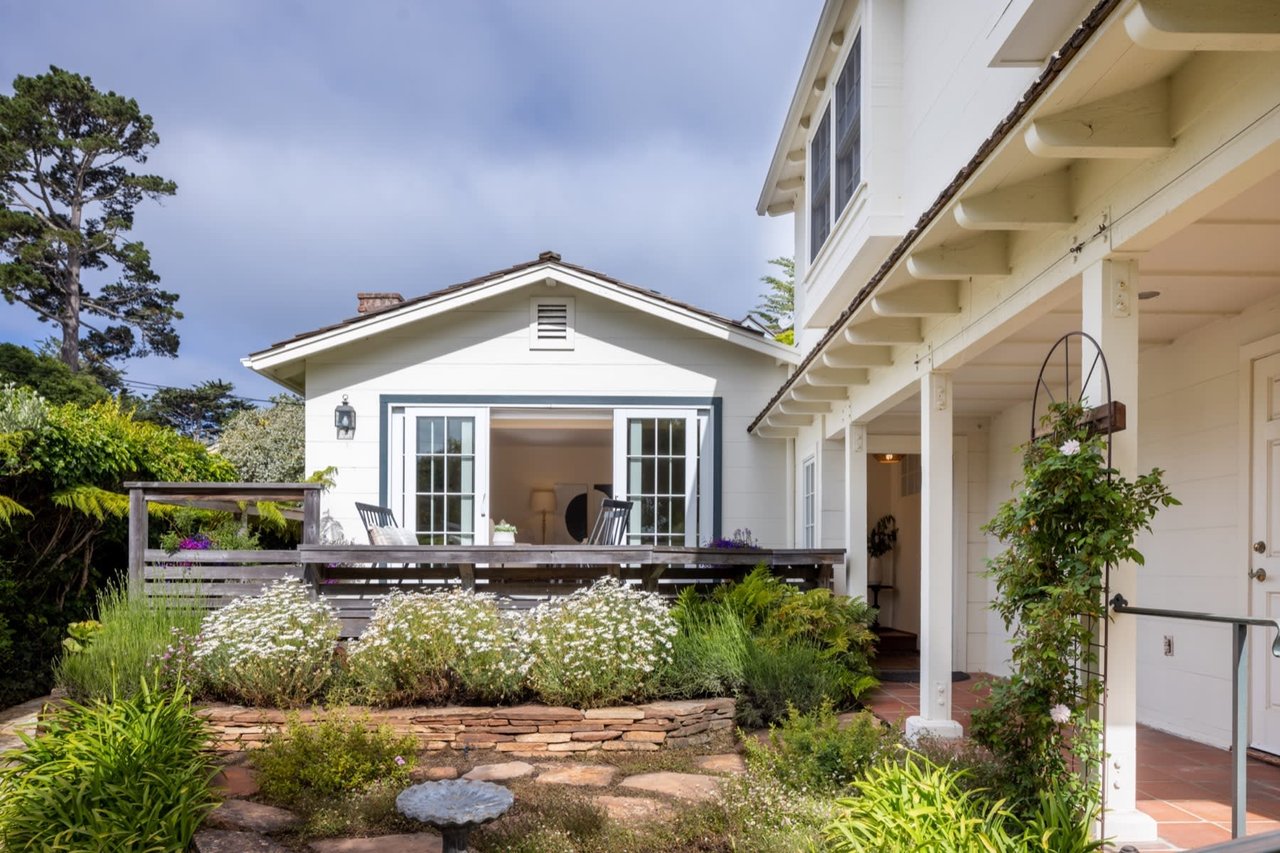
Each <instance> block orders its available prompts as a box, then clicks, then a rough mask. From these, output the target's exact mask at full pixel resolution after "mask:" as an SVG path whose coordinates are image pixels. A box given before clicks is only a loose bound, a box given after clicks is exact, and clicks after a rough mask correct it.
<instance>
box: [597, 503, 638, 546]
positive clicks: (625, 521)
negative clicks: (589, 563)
mask: <svg viewBox="0 0 1280 853" xmlns="http://www.w3.org/2000/svg"><path fill="white" fill-rule="evenodd" d="M631 504H632V501H616V500H613V499H611V498H605V499H604V501H603V502H601V504H600V514H599V515H598V516H596V525H595V527H593V528H591V535H590V536H588V537H587V544H588V545H621V544H622V543H623V540H624V539H626V537H627V526H628V525H630V524H631Z"/></svg>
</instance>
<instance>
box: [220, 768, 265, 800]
mask: <svg viewBox="0 0 1280 853" xmlns="http://www.w3.org/2000/svg"><path fill="white" fill-rule="evenodd" d="M213 787H214V788H216V789H217V791H218V793H219V794H221V795H222V796H224V797H230V798H235V799H243V798H244V797H252V796H253V795H254V794H256V793H258V772H257V771H256V770H254V769H253V768H252V767H243V766H239V765H233V766H228V767H223V768H222V769H221V770H219V771H218V775H217V776H214V777H213Z"/></svg>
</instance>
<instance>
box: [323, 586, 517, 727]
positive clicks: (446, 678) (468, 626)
mask: <svg viewBox="0 0 1280 853" xmlns="http://www.w3.org/2000/svg"><path fill="white" fill-rule="evenodd" d="M347 660H348V665H349V667H350V673H351V677H352V679H353V680H354V681H355V683H356V684H357V685H358V686H359V687H360V688H361V689H362V691H363V692H364V693H365V695H366V697H367V698H368V699H369V700H370V701H372V702H375V703H377V704H398V703H407V702H414V701H439V700H442V699H444V698H446V697H449V696H452V695H459V694H460V695H461V696H462V697H465V698H470V699H475V700H477V701H481V702H497V701H502V700H504V699H510V698H512V697H514V696H515V695H516V694H518V693H519V692H520V689H521V684H522V682H523V680H524V671H525V667H526V663H525V657H524V651H523V647H522V645H521V644H520V642H519V641H518V639H517V637H516V631H515V626H514V624H513V623H512V621H511V619H510V617H508V616H505V615H504V614H503V613H502V612H501V611H499V610H498V605H497V602H496V599H495V598H494V596H492V595H486V594H483V593H480V594H478V593H474V592H469V591H463V590H458V591H454V592H447V593H434V594H428V593H417V592H415V593H410V594H408V595H404V594H401V593H393V594H392V595H390V596H387V597H386V598H384V599H383V600H382V601H381V602H379V603H378V605H377V607H376V609H375V610H374V613H373V618H372V619H370V620H369V625H368V627H367V628H365V631H364V635H363V636H362V637H361V638H360V639H359V640H358V641H356V642H353V643H351V644H350V653H349V655H348V658H347Z"/></svg>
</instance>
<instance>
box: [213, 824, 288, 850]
mask: <svg viewBox="0 0 1280 853" xmlns="http://www.w3.org/2000/svg"><path fill="white" fill-rule="evenodd" d="M192 842H193V845H194V849H195V851H196V853H289V849H288V848H287V847H281V846H280V845H279V844H276V843H275V842H274V841H272V840H271V839H270V838H266V837H264V836H261V835H259V834H258V833H256V832H236V831H233V830H227V829H202V830H200V831H199V832H197V833H196V837H195V838H194V839H192Z"/></svg>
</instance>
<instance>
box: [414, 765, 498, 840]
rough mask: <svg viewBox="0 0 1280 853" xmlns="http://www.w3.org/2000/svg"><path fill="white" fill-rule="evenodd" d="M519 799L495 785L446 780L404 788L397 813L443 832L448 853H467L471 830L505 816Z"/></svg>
mask: <svg viewBox="0 0 1280 853" xmlns="http://www.w3.org/2000/svg"><path fill="white" fill-rule="evenodd" d="M515 799H516V798H515V796H514V795H513V794H512V793H511V792H510V791H508V790H507V789H506V788H504V787H502V786H501V785H495V784H493V783H492V782H478V781H475V780H472V779H446V780H445V781H443V782H421V783H419V784H417V785H414V786H412V787H409V788H406V789H404V790H403V791H401V792H400V795H399V796H397V797H396V811H398V812H400V814H402V815H404V816H405V817H407V818H409V819H411V820H416V821H418V822H419V823H425V824H427V825H428V826H433V827H435V828H436V829H438V830H440V835H441V836H442V837H443V840H444V853H467V839H468V837H469V836H470V835H471V830H473V829H475V828H476V827H477V826H481V825H483V824H486V823H488V822H489V821H491V820H497V819H498V818H500V817H502V816H503V815H504V814H505V813H506V811H507V809H509V808H511V804H512V803H514V802H515Z"/></svg>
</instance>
